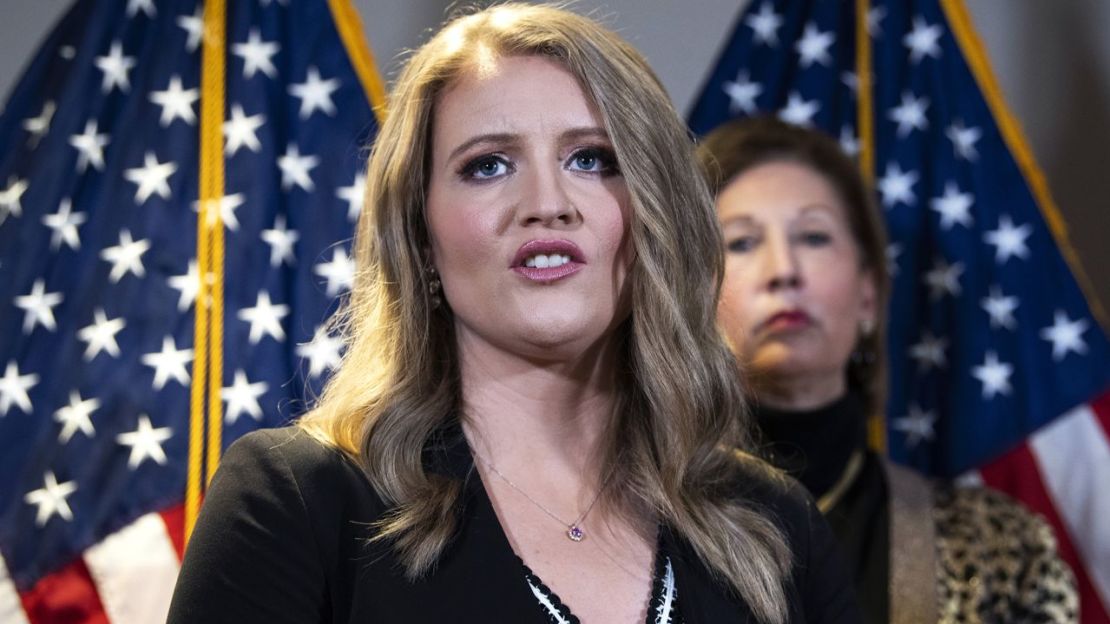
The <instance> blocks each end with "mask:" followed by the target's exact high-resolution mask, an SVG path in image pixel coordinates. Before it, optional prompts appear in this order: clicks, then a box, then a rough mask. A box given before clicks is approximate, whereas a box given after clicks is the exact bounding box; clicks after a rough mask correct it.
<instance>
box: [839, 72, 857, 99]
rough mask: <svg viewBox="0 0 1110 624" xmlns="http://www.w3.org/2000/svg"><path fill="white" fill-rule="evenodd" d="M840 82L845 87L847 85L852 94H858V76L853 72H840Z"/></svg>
mask: <svg viewBox="0 0 1110 624" xmlns="http://www.w3.org/2000/svg"><path fill="white" fill-rule="evenodd" d="M840 82H841V83H842V84H843V85H844V86H845V87H848V90H849V91H851V92H852V95H853V96H858V95H859V76H857V75H856V73H855V72H850V71H846V72H842V73H841V74H840Z"/></svg>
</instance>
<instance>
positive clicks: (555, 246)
mask: <svg viewBox="0 0 1110 624" xmlns="http://www.w3.org/2000/svg"><path fill="white" fill-rule="evenodd" d="M585 265H586V257H585V254H583V253H582V250H581V249H580V248H579V247H578V245H575V244H574V243H572V242H571V241H569V240H565V239H554V240H530V241H528V242H527V243H524V244H523V245H521V246H520V249H518V250H517V252H516V254H515V255H514V256H513V260H512V263H511V264H510V265H509V268H510V269H512V270H513V271H514V272H516V273H517V274H519V275H521V276H523V277H525V278H527V279H529V280H531V281H534V282H545V283H546V282H553V281H555V280H559V279H562V278H564V277H569V276H570V275H573V274H575V273H577V272H578V271H580V270H581V269H582V267H584V266H585Z"/></svg>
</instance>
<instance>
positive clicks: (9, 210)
mask: <svg viewBox="0 0 1110 624" xmlns="http://www.w3.org/2000/svg"><path fill="white" fill-rule="evenodd" d="M26 192H27V180H20V179H19V178H17V177H15V176H12V177H11V178H8V187H7V188H5V189H4V190H2V191H0V223H3V222H4V220H5V219H7V218H8V215H9V214H10V215H11V216H13V217H19V216H22V215H23V202H22V201H21V199H22V197H23V194H24V193H26Z"/></svg>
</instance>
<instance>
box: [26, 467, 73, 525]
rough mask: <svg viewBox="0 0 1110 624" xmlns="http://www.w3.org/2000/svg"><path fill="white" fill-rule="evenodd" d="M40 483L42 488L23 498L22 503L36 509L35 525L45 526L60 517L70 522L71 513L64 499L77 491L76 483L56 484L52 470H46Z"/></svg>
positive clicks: (56, 480) (56, 479)
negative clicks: (55, 517)
mask: <svg viewBox="0 0 1110 624" xmlns="http://www.w3.org/2000/svg"><path fill="white" fill-rule="evenodd" d="M42 481H43V483H42V488H40V489H37V490H33V491H31V492H27V494H25V495H24V496H23V502H25V503H27V504H28V505H34V506H35V507H37V508H38V509H36V510H35V525H36V526H40V527H42V526H46V523H47V521H49V520H50V518H53V517H54V516H61V518H62V519H63V520H65V521H66V522H70V521H72V520H73V511H72V510H71V509H70V508H69V503H67V502H66V497H68V496H69V495H70V494H73V493H74V492H76V491H77V482H76V481H66V482H65V483H58V478H57V477H56V476H54V471H53V470H47V471H46V474H45V475H43V479H42Z"/></svg>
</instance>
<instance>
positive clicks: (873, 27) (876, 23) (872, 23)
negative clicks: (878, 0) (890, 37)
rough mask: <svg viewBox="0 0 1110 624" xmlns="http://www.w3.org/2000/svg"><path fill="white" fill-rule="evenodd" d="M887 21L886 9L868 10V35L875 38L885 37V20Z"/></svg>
mask: <svg viewBox="0 0 1110 624" xmlns="http://www.w3.org/2000/svg"><path fill="white" fill-rule="evenodd" d="M884 19H886V7H885V6H881V5H880V6H874V7H871V8H870V9H868V10H867V34H868V35H869V36H871V37H873V38H876V39H877V38H879V37H881V36H883V20H884Z"/></svg>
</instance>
